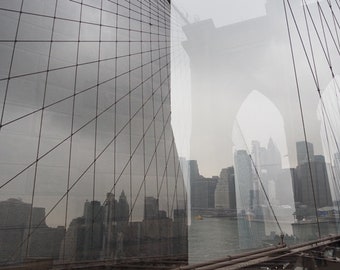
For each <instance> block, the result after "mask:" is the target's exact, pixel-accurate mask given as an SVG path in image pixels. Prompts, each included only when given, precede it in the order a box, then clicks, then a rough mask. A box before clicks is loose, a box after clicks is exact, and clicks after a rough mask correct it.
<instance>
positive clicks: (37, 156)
mask: <svg viewBox="0 0 340 270" xmlns="http://www.w3.org/2000/svg"><path fill="white" fill-rule="evenodd" d="M57 6H58V0H56V1H55V5H54V18H53V22H52V29H51V38H50V40H51V41H50V43H49V49H48V60H47V70H46V75H45V85H44V94H43V102H42V108H44V107H45V103H46V92H47V82H48V77H49V71H50V70H49V69H50V63H51V51H52V42H53V34H54V26H55V17H56V12H57ZM44 112H45V110H44V109H43V110H42V111H41V116H40V124H39V135H38V145H37V151H36V162H35V166H34V177H33V186H32V196H31V207H30V214H29V221H28V233H27V235H28V238H27V242H26V258H27V257H29V249H30V246H29V243H30V237H31V229H32V226H33V224H32V223H33V218H32V216H33V208H34V197H35V191H36V185H37V176H38V164H39V162H38V158H39V155H40V147H41V138H42V130H43V122H44ZM37 227H38V226H37Z"/></svg>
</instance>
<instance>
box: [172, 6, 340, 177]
mask: <svg viewBox="0 0 340 270" xmlns="http://www.w3.org/2000/svg"><path fill="white" fill-rule="evenodd" d="M177 2H178V7H179V9H180V10H181V11H182V14H183V16H185V17H186V18H187V19H188V21H189V22H191V24H189V25H187V26H184V28H183V35H182V38H183V41H182V43H181V44H183V47H184V50H185V52H186V53H187V55H188V57H187V59H186V62H185V61H184V60H183V59H185V58H184V57H183V58H181V59H182V68H183V66H185V65H186V68H187V69H189V70H190V73H189V74H190V75H191V81H190V83H191V84H190V88H191V90H190V94H187V95H186V96H184V97H185V98H187V100H186V102H187V103H188V104H190V106H191V111H189V110H185V109H183V108H179V106H176V97H172V99H173V102H172V106H173V107H172V110H173V127H174V132H175V136H176V134H177V132H178V134H182V133H183V126H184V125H185V128H186V129H187V134H186V137H185V138H184V136H180V135H177V136H176V139H177V141H179V142H178V143H177V145H178V148H179V149H178V151H179V153H180V155H182V156H184V157H186V158H187V159H195V160H198V163H199V165H200V169H201V172H202V174H203V175H206V176H211V175H217V174H219V171H220V170H221V168H224V167H226V166H230V165H232V164H233V149H234V148H243V149H245V148H248V149H249V151H250V150H251V149H250V148H251V146H250V145H251V141H252V140H258V141H260V142H261V143H262V145H266V144H267V143H268V140H269V138H273V140H274V143H275V144H276V145H277V146H278V148H279V149H280V152H281V154H282V159H283V166H284V167H289V166H295V165H296V157H295V155H296V149H295V143H296V141H302V140H304V135H303V128H302V121H301V114H300V106H299V100H298V93H297V86H296V83H295V77H294V68H293V62H292V57H291V52H290V45H289V38H288V32H287V26H286V21H285V17H284V7H283V2H282V1H272V0H268V1H250V0H249V1H245V0H244V1H213V4H211V3H210V2H209V6H210V8H207V6H206V5H208V4H207V3H205V1H195V4H192V1H177ZM177 2H175V3H177ZM314 2H315V1H308V3H309V10H310V12H311V14H314V15H317V10H316V9H317V7H316V3H314ZM319 2H321V3H325V2H324V1H319ZM290 5H291V7H292V10H293V14H294V16H295V17H294V18H295V19H296V21H297V25H298V26H299V31H300V33H301V36H302V37H303V38H304V39H305V40H306V41H305V43H304V46H305V47H306V50H307V54H308V57H309V61H310V62H311V61H312V60H311V57H312V53H311V50H310V45H309V43H308V33H307V30H306V29H307V28H306V24H305V21H304V13H303V8H302V5H301V3H300V1H291V3H290ZM189 7H190V8H189ZM287 9H288V7H287ZM289 12H290V11H289V9H288V19H289V26H290V31H291V38H292V43H293V46H294V52H293V53H294V58H295V62H296V69H297V76H298V83H299V91H300V96H301V102H302V109H303V113H304V115H303V117H304V121H305V126H306V135H307V140H308V141H310V142H312V143H313V144H314V147H315V152H316V153H319V154H323V155H326V159H327V161H328V162H330V158H329V157H328V156H327V155H328V154H327V152H328V151H327V149H324V148H323V147H322V143H321V137H320V133H321V132H322V129H323V128H322V126H321V122H320V119H318V116H317V107H318V104H319V101H320V98H319V96H318V93H317V90H316V86H315V84H314V80H313V76H312V75H311V71H310V67H309V65H308V61H307V59H306V56H305V52H304V50H303V47H302V45H301V44H300V39H299V36H298V33H299V32H297V30H296V28H295V25H294V20H293V17H292V15H291V14H290V13H289ZM305 12H306V13H307V11H305ZM325 12H326V11H325ZM307 16H308V13H307ZM307 18H308V17H307ZM308 23H309V24H310V25H309V30H310V36H311V38H312V40H313V44H312V46H313V47H312V48H313V50H314V51H313V55H314V58H315V62H316V65H317V75H318V83H319V86H320V90H321V93H322V92H323V91H324V90H325V89H326V87H327V86H328V84H329V83H330V82H331V81H332V75H331V72H330V70H329V67H328V64H327V62H326V60H325V57H324V52H323V50H322V47H321V46H320V44H318V42H317V41H316V40H317V34H316V31H314V29H313V27H312V23H311V19H310V18H308ZM315 24H316V27H317V29H319V30H320V29H322V25H321V22H320V19H319V20H318V21H317V20H316V21H315ZM174 27H176V24H175V23H174ZM326 36H327V37H328V38H330V39H331V36H330V33H329V32H327V31H326ZM323 43H324V41H323ZM328 47H329V52H330V54H331V55H333V56H334V55H336V53H337V48H336V46H334V44H333V43H331V42H329V43H328ZM183 62H184V63H185V64H183ZM332 64H333V71H334V72H335V73H336V72H337V71H338V70H339V69H338V68H339V66H338V65H337V64H338V62H336V61H334V62H333V63H332ZM173 65H175V66H177V65H176V62H175V63H173ZM179 66H180V64H179ZM173 69H175V67H173ZM172 80H173V83H172V88H173V89H172V91H173V95H175V96H176V95H177V94H178V95H180V94H181V93H183V89H182V91H181V92H180V91H179V90H177V89H176V74H175V75H174V76H173V78H172ZM178 99H179V97H178ZM182 102H183V101H182ZM188 106H189V105H188ZM183 114H189V115H191V117H188V116H183ZM181 121H182V123H180V124H178V125H177V124H176V123H177V122H181ZM183 121H186V123H185V124H183ZM177 126H181V127H182V128H177ZM235 126H239V128H240V130H238V131H237V133H238V134H239V133H240V132H241V134H242V135H243V137H244V140H245V141H244V142H241V141H240V137H239V136H236V137H238V138H236V140H237V141H235V140H233V138H232V134H235V132H236V131H235ZM178 130H181V131H178ZM181 132H182V133H181ZM241 134H239V135H241ZM183 138H184V140H186V142H187V144H189V145H190V151H189V150H188V149H186V150H185V151H183V152H181V151H182V150H181V145H185V144H184V143H183V144H182V141H183ZM246 145H247V147H246ZM182 148H183V147H182ZM184 148H185V147H184ZM325 152H326V153H325ZM333 154H334V153H333Z"/></svg>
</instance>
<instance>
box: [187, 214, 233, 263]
mask: <svg viewBox="0 0 340 270" xmlns="http://www.w3.org/2000/svg"><path fill="white" fill-rule="evenodd" d="M238 249H239V242H238V229H237V220H235V219H230V218H205V219H203V220H195V219H192V223H191V226H189V263H190V264H194V263H199V262H204V261H207V260H212V259H217V258H221V257H225V256H227V255H231V254H235V253H238V252H239V250H238Z"/></svg>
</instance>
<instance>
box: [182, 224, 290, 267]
mask: <svg viewBox="0 0 340 270" xmlns="http://www.w3.org/2000/svg"><path fill="white" fill-rule="evenodd" d="M267 225H268V221H267ZM280 225H281V227H282V229H283V231H284V233H288V235H291V231H292V229H291V224H290V223H289V222H287V223H281V224H280ZM269 227H272V228H273V229H274V228H275V226H274V225H272V226H269ZM188 230H189V237H188V241H189V263H190V264H195V263H200V262H204V261H207V260H213V259H218V258H222V257H225V256H228V255H232V254H237V253H240V252H244V251H245V250H240V248H239V232H238V221H237V219H233V218H229V217H218V218H217V217H211V218H203V219H201V220H196V219H195V218H192V221H191V225H190V226H189V229H188ZM286 240H287V239H286ZM267 244H269V245H270V243H267Z"/></svg>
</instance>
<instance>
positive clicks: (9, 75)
mask: <svg viewBox="0 0 340 270" xmlns="http://www.w3.org/2000/svg"><path fill="white" fill-rule="evenodd" d="M23 5H24V0H21V4H20V11H19V18H18V24H17V27H16V31H15V37H14V44H13V50H12V55H11V62H10V64H9V69H8V79H7V80H6V87H5V95H4V100H3V104H2V111H1V118H0V130H1V128H2V124H3V121H4V114H5V106H6V101H7V94H8V88H9V81H10V79H11V75H12V68H13V60H14V53H15V50H16V47H17V41H18V33H19V27H20V22H21V16H22V8H23Z"/></svg>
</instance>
